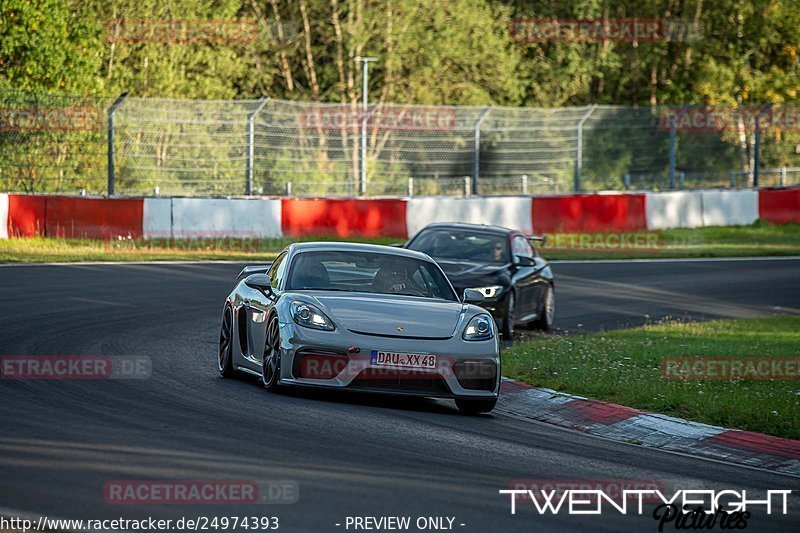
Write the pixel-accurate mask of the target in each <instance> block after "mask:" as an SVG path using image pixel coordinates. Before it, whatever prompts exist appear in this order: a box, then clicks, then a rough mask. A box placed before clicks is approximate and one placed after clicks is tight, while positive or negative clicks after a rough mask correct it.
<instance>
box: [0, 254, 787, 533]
mask: <svg viewBox="0 0 800 533" xmlns="http://www.w3.org/2000/svg"><path fill="white" fill-rule="evenodd" d="M239 268H240V265H234V264H220V263H217V264H210V263H204V264H129V265H72V266H46V265H40V266H3V267H0V339H2V341H0V355H56V354H57V355H139V356H141V355H145V356H149V357H150V358H151V359H152V361H153V374H152V376H151V377H150V378H149V379H144V380H94V381H76V380H60V381H33V380H27V381H24V380H9V379H4V380H0V424H2V428H3V431H2V433H0V507H1V508H4V511H3V513H4V514H6V515H8V514H12V512H22V511H25V512H29V513H35V514H44V515H47V516H50V517H64V518H83V519H101V518H118V517H124V518H131V519H133V518H136V519H140V518H145V517H148V516H152V517H156V518H172V519H177V518H180V517H198V516H207V517H213V516H277V517H279V520H280V529H279V531H348V530H347V529H345V523H346V522H345V520H346V517H348V516H410V517H412V524H413V520H415V519H416V518H417V517H419V516H449V517H455V521H454V530H456V531H481V532H494V531H556V530H557V531H567V530H574V531H634V530H635V531H657V522H656V521H655V520H654V519H653V518H652V517H651V516H649V514H648V512H649V511H650V510H651V509H652V507H649V508H648V507H645V511H646V512H645V515H644V516H637V515H627V516H624V515H621V514H619V513H616V512H604V513H603V515H602V516H599V517H598V516H584V517H577V516H568V515H567V514H566V513H564V512H563V511H562V512H561V513H559V514H558V515H557V516H555V517H554V516H551V515H544V516H541V515H539V514H537V513H535V512H534V511H533V510H532V508H531V506H530V504H529V503H528V504H524V503H520V504H518V505H520V510H518V512H517V514H516V515H513V516H512V515H511V514H510V506H509V501H508V499H507V497H506V496H502V495H500V494H498V490H499V489H504V488H507V487H508V486H509V484H510V482H511V480H518V479H548V480H565V479H577V480H620V479H623V480H654V481H657V482H659V483H661V484H663V486H664V487H665V488H666V489H667V490H668V491H671V490H678V489H716V490H722V489H737V490H739V489H742V488H746V489H749V491H750V492H751V493H753V491H757V492H755V494H762V495H763V492H761V491H764V490H767V489H791V490H794V491H795V492H794V493H793V495H792V499H790V511H791V512H790V514H789V515H787V516H782V515H779V514H773V515H771V516H767V515H766V514H764V513H763V512H761V511H756V512H755V513H754V515H753V516H752V517H751V518H750V520H749V522H748V527H747V531H781V530H787V531H788V530H794V531H797V530H798V529H797V528H798V526H800V514H798V511H800V497H798V494H799V493H798V492H797V491H798V490H800V478H795V477H789V476H781V475H777V474H771V473H766V472H762V471H758V470H754V469H749V468H744V467H738V466H731V465H726V464H723V463H719V462H714V461H708V460H702V459H694V458H690V457H686V456H682V455H677V454H671V453H666V452H661V451H658V450H653V449H643V448H640V447H637V446H634V445H629V444H623V443H615V442H609V441H605V440H602V439H598V438H594V437H590V436H587V435H583V434H580V433H576V432H571V431H566V430H562V429H559V428H555V427H552V426H548V425H546V424H541V423H536V422H531V421H521V420H517V419H515V418H512V417H509V416H506V415H504V414H502V413H494V414H492V415H490V416H481V417H467V416H462V415H459V414H458V413H457V411H456V410H455V408H454V406H453V405H452V404H451V403H450V402H444V401H432V400H414V401H409V400H392V399H387V398H382V397H372V396H355V395H346V394H325V395H320V394H318V393H316V394H311V393H306V392H292V393H286V394H278V395H276V394H269V393H267V392H266V391H264V390H263V389H262V388H261V386H260V384H258V383H257V381H256V380H253V379H247V378H245V379H238V380H228V379H222V378H220V377H219V376H218V375H217V373H216V369H215V357H216V349H217V339H218V328H219V318H220V312H221V306H222V302H223V298H224V296H225V294H226V293H227V291H228V290H229V289H230V288H231V285H232V280H233V278H234V276H235V275H236V273H237V272H238V270H239ZM555 272H556V276H557V294H558V308H557V324H558V326H559V327H560V328H562V329H564V330H568V331H574V330H578V329H581V328H584V329H594V330H597V329H602V328H612V327H620V326H624V325H637V324H641V323H643V322H645V321H647V320H657V319H659V318H662V317H666V316H672V317H686V318H697V319H707V318H713V317H742V316H766V315H771V314H775V313H779V312H780V313H792V314H800V308H799V307H800V283H798V282H799V281H800V260H794V259H791V260H776V261H751V260H748V261H714V262H710V261H676V262H641V263H602V262H601V263H564V264H556V265H555ZM120 479H160V480H168V479H253V480H292V481H294V482H296V483H297V484H298V486H299V489H300V497H299V501H298V502H297V503H294V504H288V505H249V506H240V505H213V506H207V505H144V504H134V505H115V504H108V503H106V502H105V500H104V497H103V486H104V484H105V483H106V482H107V481H109V480H120ZM335 524H341V525H340V526H336V525H335ZM461 524H464V525H463V526H462V525H461ZM416 530H417V529H416V527H412V529H411V531H416ZM664 530H665V531H674V530H675V528H674V525H669V524H668V525H667V526H665V529H664ZM349 531H353V529H352V528H351V529H349Z"/></svg>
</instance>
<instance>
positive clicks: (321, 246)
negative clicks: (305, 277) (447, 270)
mask: <svg viewBox="0 0 800 533" xmlns="http://www.w3.org/2000/svg"><path fill="white" fill-rule="evenodd" d="M290 249H291V250H292V251H293V252H295V253H301V252H312V251H313V252H372V253H381V254H389V255H397V256H401V257H413V258H415V259H422V260H425V261H433V259H431V258H430V257H429V256H428V254H424V253H422V252H417V251H415V250H409V249H407V248H396V247H394V246H382V245H380V244H365V243H360V242H337V241H330V242H298V243H294V244H292V245H291V246H290Z"/></svg>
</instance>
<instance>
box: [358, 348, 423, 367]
mask: <svg viewBox="0 0 800 533" xmlns="http://www.w3.org/2000/svg"><path fill="white" fill-rule="evenodd" d="M371 362H372V364H373V365H376V366H398V367H403V368H436V356H435V355H430V354H424V353H401V352H382V351H380V350H372V354H371Z"/></svg>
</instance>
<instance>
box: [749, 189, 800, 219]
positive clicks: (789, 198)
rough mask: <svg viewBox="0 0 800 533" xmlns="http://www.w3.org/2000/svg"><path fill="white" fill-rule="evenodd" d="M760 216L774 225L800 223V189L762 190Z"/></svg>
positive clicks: (759, 202)
mask: <svg viewBox="0 0 800 533" xmlns="http://www.w3.org/2000/svg"><path fill="white" fill-rule="evenodd" d="M758 216H759V218H761V219H763V220H766V221H767V222H772V223H774V224H786V223H789V222H800V188H795V189H761V190H760V191H758Z"/></svg>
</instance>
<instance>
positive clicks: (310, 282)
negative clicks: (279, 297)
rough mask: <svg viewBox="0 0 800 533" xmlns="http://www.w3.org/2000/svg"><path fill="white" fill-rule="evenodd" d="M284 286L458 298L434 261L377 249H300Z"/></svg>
mask: <svg viewBox="0 0 800 533" xmlns="http://www.w3.org/2000/svg"><path fill="white" fill-rule="evenodd" d="M287 287H288V289H289V290H326V291H348V292H371V293H378V294H400V295H405V296H418V297H422V298H438V299H441V300H450V301H455V302H457V301H459V300H458V297H457V296H456V294H455V292H454V291H453V289H452V288H451V287H450V284H449V283H448V282H447V279H446V278H445V277H444V274H442V271H441V270H439V268H438V267H437V266H436V265H435V264H434V263H431V262H429V261H423V260H420V259H414V258H412V257H401V256H397V255H392V254H383V253H376V252H360V251H347V252H332V251H331V252H302V253H300V254H298V255H297V256H296V257H295V259H294V261H292V267H291V270H290V272H289V282H288V285H287Z"/></svg>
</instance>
